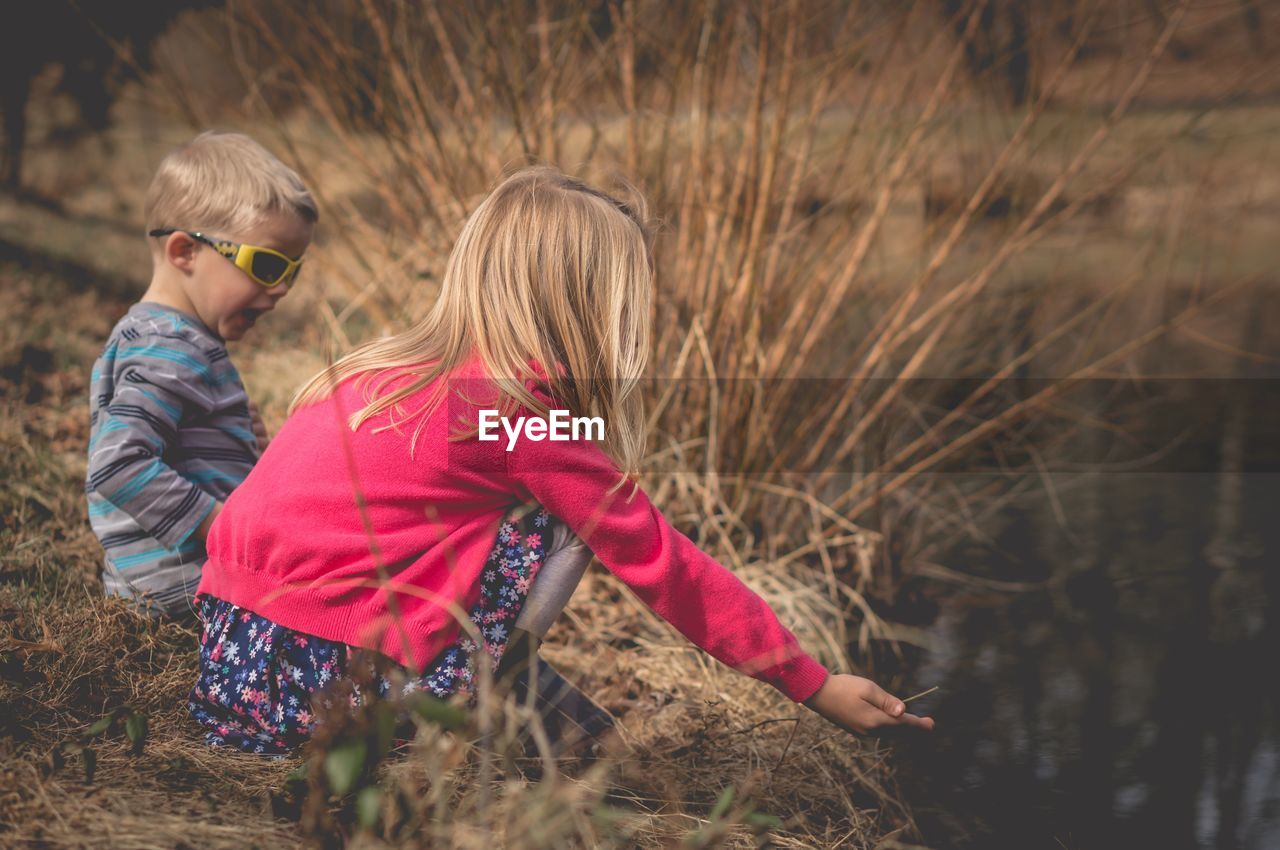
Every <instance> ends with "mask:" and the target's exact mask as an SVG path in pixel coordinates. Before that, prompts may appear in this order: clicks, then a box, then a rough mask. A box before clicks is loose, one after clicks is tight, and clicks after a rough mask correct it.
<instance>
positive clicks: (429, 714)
mask: <svg viewBox="0 0 1280 850" xmlns="http://www.w3.org/2000/svg"><path fill="white" fill-rule="evenodd" d="M409 708H410V710H412V711H413V713H414V714H416V715H418V716H419V717H421V718H422V719H423V720H426V721H428V722H429V723H434V724H436V725H437V726H440V727H442V728H444V729H458V728H461V727H462V726H464V725H465V724H466V722H467V713H466V712H465V711H463V710H462V709H461V708H458V706H456V705H452V704H450V703H447V702H445V701H444V700H442V699H438V698H436V697H433V696H431V695H430V694H414V695H413V696H412V697H411V698H410V699H409Z"/></svg>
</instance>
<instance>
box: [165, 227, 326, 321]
mask: <svg viewBox="0 0 1280 850" xmlns="http://www.w3.org/2000/svg"><path fill="white" fill-rule="evenodd" d="M311 231H312V225H311V224H309V223H308V222H305V221H303V220H302V219H300V218H298V217H297V216H294V215H291V214H289V213H273V214H271V215H269V216H268V217H267V218H266V220H265V221H263V222H262V224H260V225H258V226H257V227H255V228H253V229H251V230H249V231H246V232H244V233H234V234H232V233H228V234H222V233H216V234H211V235H213V236H216V237H218V238H224V239H230V240H233V241H236V242H241V243H243V244H246V245H256V246H258V247H260V248H271V249H273V250H276V251H279V252H280V253H282V254H284V255H285V256H286V257H292V258H295V259H296V258H298V257H300V256H302V253H303V252H304V251H306V249H307V246H308V245H310V244H311ZM200 248H201V250H199V251H198V252H196V255H195V257H194V259H193V269H192V273H191V274H190V275H189V276H187V277H186V278H185V279H184V285H183V288H184V289H185V290H186V296H187V298H188V299H189V300H190V301H191V306H192V307H193V308H194V309H195V312H196V316H197V318H199V319H200V321H202V322H204V324H205V326H207V327H208V328H209V329H210V330H212V331H213V332H214V333H216V334H217V335H218V336H220V337H222V338H223V339H224V340H237V339H240V338H242V337H243V336H244V335H245V334H246V333H248V332H249V329H250V328H252V327H253V324H254V322H255V321H257V319H258V318H259V317H260V316H261V315H262V314H263V313H266V312H269V311H270V310H272V309H274V308H275V306H276V302H277V301H279V300H280V299H281V298H283V297H284V296H285V295H287V294H288V292H289V289H290V288H291V287H292V286H293V284H294V282H295V281H289V282H287V283H282V284H279V285H278V286H273V287H271V288H269V289H268V288H267V287H265V286H263V285H262V284H260V283H258V282H256V281H255V280H253V278H251V277H249V276H248V275H247V274H245V273H244V272H243V271H241V270H240V269H239V268H237V267H236V265H235V264H234V263H232V262H231V261H230V260H228V259H227V258H226V257H224V256H222V255H221V254H219V253H218V252H217V251H215V250H213V249H212V248H211V247H209V246H207V245H201V246H200ZM295 280H296V279H295Z"/></svg>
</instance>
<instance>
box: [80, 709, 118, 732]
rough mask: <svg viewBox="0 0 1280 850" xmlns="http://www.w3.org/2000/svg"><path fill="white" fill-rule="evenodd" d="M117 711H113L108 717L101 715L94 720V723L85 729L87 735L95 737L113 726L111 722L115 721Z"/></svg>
mask: <svg viewBox="0 0 1280 850" xmlns="http://www.w3.org/2000/svg"><path fill="white" fill-rule="evenodd" d="M115 719H116V716H115V713H114V712H112V713H111V714H108V715H107V716H106V717H100V718H98V719H97V720H95V721H94V722H93V725H92V726H90V727H89V728H88V729H86V730H85V731H84V734H85V736H86V737H89V738H95V737H97V736H98V735H101V734H102V733H103V732H105V731H107V730H108V729H110V728H111V724H112V723H113V722H114V721H115Z"/></svg>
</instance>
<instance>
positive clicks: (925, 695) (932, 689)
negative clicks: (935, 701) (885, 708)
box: [902, 685, 938, 704]
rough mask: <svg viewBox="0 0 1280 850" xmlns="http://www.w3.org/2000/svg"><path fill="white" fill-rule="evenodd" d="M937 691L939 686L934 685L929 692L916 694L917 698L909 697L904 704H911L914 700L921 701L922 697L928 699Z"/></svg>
mask: <svg viewBox="0 0 1280 850" xmlns="http://www.w3.org/2000/svg"><path fill="white" fill-rule="evenodd" d="M937 689H938V686H937V685H934V686H933V687H932V688H930V689H929V690H927V691H921V692H920V693H918V694H916V695H915V696H911V697H907V698H906V699H904V700H903V701H902V702H903V703H904V704H905V703H908V702H911V701H912V700H913V699H920V697H927V696H928V695H929V694H931V693H933V692H934V691H936V690H937Z"/></svg>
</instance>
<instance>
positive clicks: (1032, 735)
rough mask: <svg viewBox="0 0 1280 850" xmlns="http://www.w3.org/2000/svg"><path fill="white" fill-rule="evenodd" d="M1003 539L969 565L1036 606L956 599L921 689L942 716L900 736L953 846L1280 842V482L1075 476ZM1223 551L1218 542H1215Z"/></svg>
mask: <svg viewBox="0 0 1280 850" xmlns="http://www.w3.org/2000/svg"><path fill="white" fill-rule="evenodd" d="M1056 478H1057V479H1058V480H1056V481H1055V482H1054V483H1055V486H1056V487H1057V490H1058V493H1059V498H1060V499H1061V500H1062V502H1061V507H1062V508H1063V509H1065V511H1066V514H1067V515H1068V516H1070V517H1073V518H1078V517H1081V516H1083V517H1089V516H1090V513H1091V512H1092V513H1093V516H1092V517H1091V526H1090V527H1089V528H1088V529H1087V531H1086V532H1085V533H1081V527H1080V526H1079V525H1078V524H1077V525H1076V527H1075V528H1074V529H1073V531H1074V534H1069V533H1067V532H1064V531H1063V529H1062V528H1061V527H1060V525H1059V523H1058V521H1057V520H1056V519H1055V512H1054V511H1052V510H1050V508H1049V506H1048V505H1047V504H1046V505H1045V506H1043V507H1040V508H1037V507H1028V508H1024V509H1021V510H1018V511H1014V512H1010V513H1009V514H1008V515H1007V516H1006V517H1005V522H1004V523H1003V528H1002V530H1001V532H1000V534H999V535H998V537H997V538H996V539H995V541H994V544H993V545H991V546H987V547H982V548H976V547H975V548H970V549H967V550H965V551H962V552H957V553H953V554H952V556H951V557H949V559H948V560H949V562H950V563H951V564H955V565H957V566H960V567H964V568H965V569H966V570H968V571H971V572H973V573H976V574H980V575H995V576H1000V575H1009V576H1018V577H1019V578H1020V579H1022V580H1024V581H1025V580H1029V579H1030V580H1036V579H1042V580H1044V581H1045V586H1044V589H1041V590H1035V591H1031V592H1022V593H1017V594H1010V593H1001V592H995V591H986V590H973V589H963V590H958V591H955V592H950V593H947V594H946V595H945V596H944V597H943V598H942V600H941V608H940V612H939V615H938V617H937V619H936V620H935V622H934V623H933V624H932V626H931V628H930V631H931V634H932V637H933V638H934V640H935V641H936V646H937V650H936V651H934V652H932V653H928V654H926V655H925V656H923V657H921V658H919V659H918V663H917V665H916V666H915V668H914V670H913V672H912V673H911V674H910V675H909V677H908V678H909V684H908V685H907V686H906V689H907V690H910V688H911V687H914V686H916V685H919V687H920V689H923V688H925V687H928V686H931V685H933V684H939V685H941V686H942V690H941V691H940V692H939V693H936V694H934V695H932V696H930V697H927V698H925V700H923V701H922V703H923V704H922V706H921V708H922V709H925V710H927V711H929V712H930V713H932V714H933V715H934V716H935V717H937V718H938V720H939V731H938V733H937V734H936V735H935V737H934V739H933V740H931V741H927V742H925V741H919V740H909V741H902V742H899V743H898V744H897V746H898V747H899V749H900V752H901V757H900V758H899V764H900V765H901V774H902V779H903V782H904V785H905V786H906V790H907V793H908V795H909V798H910V799H911V800H912V804H913V806H914V807H915V808H916V811H917V815H918V818H919V821H920V824H921V826H922V828H923V830H924V834H925V837H926V839H927V843H928V844H929V845H930V846H933V847H939V848H945V847H1018V848H1037V847H1052V848H1062V847H1066V848H1076V847H1080V848H1103V847H1159V848H1173V849H1174V850H1176V848H1211V847H1216V848H1240V849H1241V850H1263V848H1276V847H1280V736H1278V734H1277V732H1278V729H1280V723H1278V722H1277V721H1278V718H1277V705H1278V703H1280V701H1278V700H1277V695H1278V691H1277V683H1276V668H1275V656H1276V648H1277V647H1280V634H1277V629H1278V626H1277V622H1276V615H1275V605H1274V601H1275V599H1276V596H1277V591H1278V588H1277V575H1278V574H1277V571H1276V570H1275V569H1274V568H1271V565H1269V564H1268V563H1267V553H1275V552H1277V551H1280V546H1277V543H1278V542H1280V541H1278V540H1277V536H1278V534H1280V529H1278V528H1277V525H1278V524H1277V523H1276V521H1275V506H1276V505H1280V475H1271V474H1246V475H1243V476H1241V477H1240V479H1239V482H1238V483H1239V485H1240V492H1239V493H1238V494H1237V495H1238V498H1237V500H1236V503H1237V515H1236V516H1235V518H1234V520H1233V522H1234V526H1233V530H1232V538H1233V539H1232V541H1231V543H1232V546H1231V551H1230V552H1229V553H1228V554H1227V555H1224V554H1223V551H1222V549H1221V544H1222V540H1221V539H1220V538H1221V531H1222V527H1223V526H1222V522H1223V519H1222V516H1221V515H1220V514H1215V510H1217V509H1218V508H1219V507H1220V502H1221V496H1222V493H1221V486H1220V484H1221V482H1220V481H1218V478H1219V476H1212V475H1205V474H1195V475H1176V474H1159V475H1118V474H1107V475H1105V476H1096V479H1097V480H1095V481H1094V482H1093V483H1089V482H1084V481H1080V480H1077V481H1071V480H1068V479H1069V478H1070V477H1069V476H1057V477H1056ZM1215 546H1216V547H1217V548H1215Z"/></svg>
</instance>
